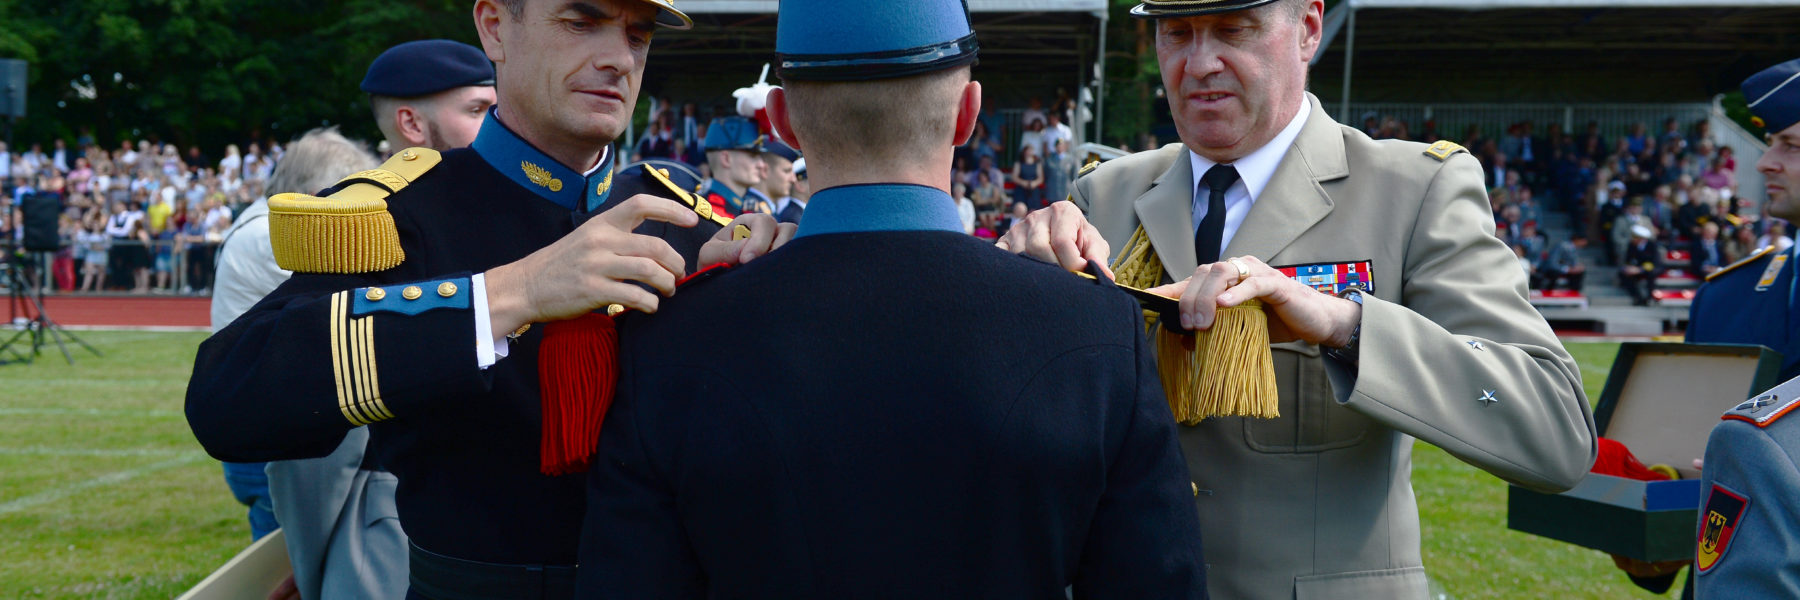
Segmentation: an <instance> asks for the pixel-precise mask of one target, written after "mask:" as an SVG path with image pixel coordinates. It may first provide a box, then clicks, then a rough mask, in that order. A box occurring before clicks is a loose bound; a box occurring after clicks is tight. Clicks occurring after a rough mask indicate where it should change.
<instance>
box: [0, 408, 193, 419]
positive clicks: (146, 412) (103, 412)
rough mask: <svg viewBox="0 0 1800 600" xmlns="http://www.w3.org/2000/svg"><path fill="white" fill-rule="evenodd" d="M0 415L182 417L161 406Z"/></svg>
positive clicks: (6, 411)
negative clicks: (160, 407)
mask: <svg viewBox="0 0 1800 600" xmlns="http://www.w3.org/2000/svg"><path fill="white" fill-rule="evenodd" d="M0 416H29V417H37V416H48V417H163V418H169V417H182V416H185V415H184V414H183V413H182V412H181V411H179V410H167V409H159V408H136V409H134V408H29V407H21V408H4V407H0Z"/></svg>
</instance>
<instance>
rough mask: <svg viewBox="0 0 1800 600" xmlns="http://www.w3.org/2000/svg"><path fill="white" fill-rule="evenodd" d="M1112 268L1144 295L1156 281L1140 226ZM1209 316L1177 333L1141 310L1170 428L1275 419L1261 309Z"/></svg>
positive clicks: (1157, 268)
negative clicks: (1208, 324)
mask: <svg viewBox="0 0 1800 600" xmlns="http://www.w3.org/2000/svg"><path fill="white" fill-rule="evenodd" d="M1111 266H1112V271H1113V275H1114V277H1115V279H1114V281H1115V282H1116V283H1118V285H1120V286H1126V287H1134V288H1142V289H1148V288H1151V287H1153V286H1155V285H1157V284H1158V283H1161V282H1162V277H1163V264H1162V259H1160V258H1158V257H1157V256H1156V249H1155V248H1154V247H1152V246H1151V244H1150V236H1149V234H1147V233H1145V232H1144V227H1143V226H1142V225H1139V226H1138V228H1137V231H1135V232H1132V234H1131V239H1129V240H1127V241H1126V242H1125V246H1124V247H1123V248H1122V249H1120V251H1119V253H1118V254H1116V255H1115V258H1114V259H1113V262H1112V265H1111ZM1215 315H1216V316H1215V317H1214V319H1213V326H1212V328H1210V329H1208V330H1207V331H1202V332H1199V333H1197V334H1196V335H1184V334H1181V333H1176V332H1174V331H1171V330H1170V329H1169V328H1166V327H1163V326H1161V325H1159V322H1160V321H1161V320H1162V319H1165V318H1167V319H1176V318H1178V317H1177V316H1176V315H1166V316H1165V315H1161V314H1158V313H1157V312H1155V311H1152V310H1148V309H1146V310H1144V327H1145V333H1147V334H1149V335H1150V337H1151V338H1152V339H1153V340H1155V343H1156V362H1157V365H1156V366H1157V369H1156V370H1157V372H1158V374H1159V375H1160V376H1161V379H1162V383H1163V393H1164V394H1166V395H1167V396H1168V401H1169V411H1170V412H1171V413H1173V414H1174V415H1175V420H1176V422H1179V423H1181V424H1183V425H1196V424H1199V423H1200V421H1201V420H1203V419H1205V418H1208V417H1254V418H1263V419H1273V418H1276V417H1279V416H1281V414H1280V407H1279V397H1278V395H1277V392H1276V389H1275V368H1274V363H1273V357H1272V356H1271V355H1270V353H1269V329H1268V323H1267V321H1266V317H1265V316H1264V315H1263V307H1262V303H1261V302H1257V301H1254V300H1253V301H1250V302H1245V303H1244V304H1241V305H1239V306H1236V307H1232V308H1227V309H1221V310H1219V311H1218V312H1217V313H1215Z"/></svg>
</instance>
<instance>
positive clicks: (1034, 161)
mask: <svg viewBox="0 0 1800 600" xmlns="http://www.w3.org/2000/svg"><path fill="white" fill-rule="evenodd" d="M1044 176H1045V172H1044V161H1042V160H1039V159H1038V153H1037V147H1036V146H1020V147H1019V162H1016V163H1013V168H1012V175H1011V176H1010V177H1009V180H1010V181H1012V184H1013V189H1012V193H1013V202H1014V203H1019V204H1024V205H1026V206H1028V207H1031V208H1032V209H1038V208H1042V207H1043V206H1044V205H1045V204H1046V203H1045V202H1044Z"/></svg>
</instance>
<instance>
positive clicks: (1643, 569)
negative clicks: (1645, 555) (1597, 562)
mask: <svg viewBox="0 0 1800 600" xmlns="http://www.w3.org/2000/svg"><path fill="white" fill-rule="evenodd" d="M1612 559H1613V566H1615V567H1618V568H1619V570H1620V571H1624V572H1626V573H1627V574H1629V575H1631V576H1632V577H1636V578H1638V579H1649V578H1651V577H1662V576H1664V575H1668V574H1670V573H1674V572H1676V571H1680V570H1681V568H1682V567H1685V566H1688V563H1691V562H1693V561H1687V560H1671V561H1668V562H1654V563H1653V562H1644V561H1641V560H1638V559H1635V558H1631V557H1628V556H1621V555H1618V554H1614V555H1612Z"/></svg>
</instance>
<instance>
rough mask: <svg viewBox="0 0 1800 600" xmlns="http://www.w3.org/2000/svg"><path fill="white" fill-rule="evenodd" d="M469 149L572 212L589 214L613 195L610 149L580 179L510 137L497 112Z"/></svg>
mask: <svg viewBox="0 0 1800 600" xmlns="http://www.w3.org/2000/svg"><path fill="white" fill-rule="evenodd" d="M469 148H470V149H472V150H474V151H475V153H476V154H478V155H480V156H481V158H482V159H484V160H486V161H487V162H488V164H489V165H492V166H493V167H494V170H496V171H499V172H501V173H502V174H504V175H506V177H507V178H508V179H511V180H512V181H513V183H515V184H518V185H519V187H522V188H525V189H528V190H531V191H532V192H535V193H537V195H538V196H539V197H542V198H543V199H545V200H549V201H551V202H555V203H556V204H557V205H558V206H561V207H563V208H566V209H569V210H572V211H577V212H592V211H593V210H595V209H597V208H599V207H600V206H602V205H604V204H606V199H607V197H608V196H610V195H611V193H612V172H613V169H612V164H613V153H612V149H611V148H610V147H609V148H608V149H607V150H606V151H605V155H604V156H602V157H601V159H600V165H599V167H598V168H596V169H594V170H593V171H591V172H590V173H589V174H588V175H582V174H581V173H577V172H575V170H574V169H571V168H569V167H566V166H563V164H562V163H559V162H556V159H554V158H550V155H548V154H544V153H543V152H542V151H540V150H538V149H537V147H536V146H532V145H531V142H527V141H525V139H524V138H521V137H519V135H518V134H516V133H513V130H512V129H510V128H508V127H507V126H506V125H505V124H504V123H501V122H500V113H499V111H498V110H489V111H488V116H487V119H486V120H484V121H482V123H481V132H480V133H478V134H476V135H475V142H474V143H472V144H469Z"/></svg>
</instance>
